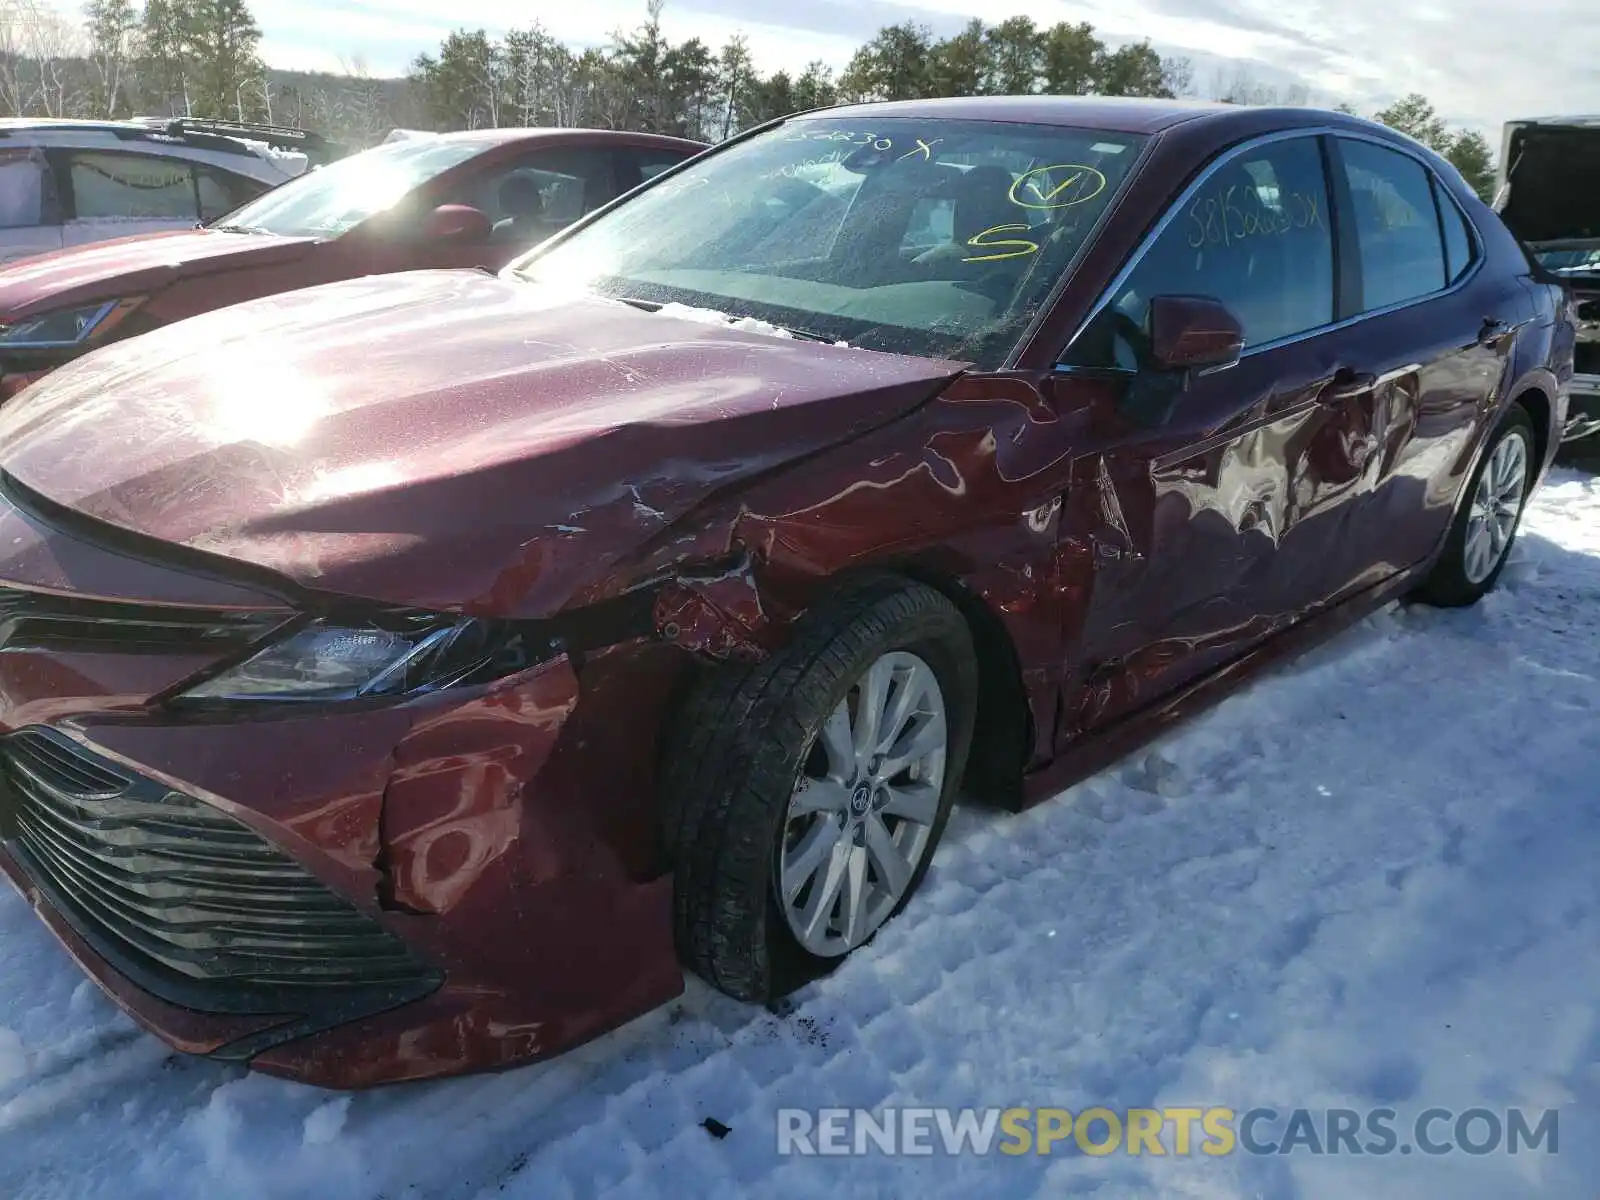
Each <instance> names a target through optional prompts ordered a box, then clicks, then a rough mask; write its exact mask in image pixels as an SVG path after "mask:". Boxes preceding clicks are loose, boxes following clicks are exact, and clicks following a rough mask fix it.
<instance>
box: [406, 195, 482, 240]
mask: <svg viewBox="0 0 1600 1200" xmlns="http://www.w3.org/2000/svg"><path fill="white" fill-rule="evenodd" d="M491 229H492V226H491V225H490V224H489V218H488V217H486V216H485V215H484V214H483V212H482V211H481V210H479V209H476V208H473V207H472V206H471V205H470V204H441V205H440V206H439V207H438V208H436V209H434V210H433V211H432V212H431V213H429V214H428V215H427V216H426V217H424V218H423V221H422V233H423V236H424V237H426V238H427V239H428V240H430V241H440V242H486V241H488V240H489V234H490V232H491Z"/></svg>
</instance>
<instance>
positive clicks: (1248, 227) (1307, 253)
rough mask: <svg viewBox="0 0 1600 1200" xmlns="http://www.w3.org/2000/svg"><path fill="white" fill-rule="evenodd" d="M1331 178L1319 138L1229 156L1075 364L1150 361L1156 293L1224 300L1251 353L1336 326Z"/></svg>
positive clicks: (1080, 349) (1131, 365) (1108, 311)
mask: <svg viewBox="0 0 1600 1200" xmlns="http://www.w3.org/2000/svg"><path fill="white" fill-rule="evenodd" d="M1328 209H1329V203H1328V185H1327V173H1326V172H1325V171H1324V169H1323V164H1322V152H1321V149H1320V147H1319V145H1318V142H1317V139H1316V138H1314V137H1303V138H1294V139H1291V140H1287V141H1274V142H1268V143H1266V144H1264V145H1261V146H1258V147H1255V148H1253V149H1247V150H1244V151H1242V152H1240V153H1239V154H1237V155H1235V156H1234V157H1232V158H1230V159H1225V160H1224V161H1223V162H1222V163H1221V164H1220V165H1219V166H1218V167H1217V168H1216V169H1215V170H1214V171H1212V173H1211V174H1210V175H1208V176H1206V177H1205V179H1204V181H1203V183H1202V184H1201V186H1200V187H1199V188H1198V189H1197V190H1196V191H1195V192H1194V193H1192V194H1187V195H1186V196H1185V198H1184V199H1182V200H1181V201H1179V204H1178V207H1177V208H1176V209H1174V210H1173V211H1172V212H1171V213H1170V214H1169V219H1168V222H1167V225H1166V227H1165V228H1164V229H1163V230H1162V231H1161V233H1160V234H1159V235H1158V236H1157V237H1156V239H1155V241H1154V242H1152V243H1151V245H1150V248H1149V250H1148V251H1147V252H1146V253H1145V255H1144V257H1143V258H1141V259H1140V260H1139V261H1138V263H1137V264H1136V265H1135V266H1134V268H1133V270H1132V271H1131V272H1130V273H1129V275H1128V278H1127V279H1126V280H1125V281H1124V282H1123V283H1122V284H1121V285H1120V286H1119V287H1118V288H1117V290H1116V292H1115V293H1114V294H1113V295H1112V296H1111V297H1110V300H1109V303H1107V304H1106V305H1105V306H1104V307H1103V308H1102V309H1101V310H1100V312H1099V313H1098V314H1097V315H1096V316H1095V318H1094V319H1093V320H1092V321H1091V322H1090V324H1089V326H1088V328H1087V329H1085V331H1084V333H1083V335H1082V336H1080V337H1079V339H1078V340H1077V342H1076V343H1074V345H1073V347H1072V348H1071V350H1070V351H1069V352H1068V355H1067V358H1066V360H1065V361H1066V362H1068V363H1069V364H1071V365H1075V366H1084V367H1107V368H1120V369H1124V370H1130V371H1136V370H1139V369H1140V368H1141V367H1143V366H1145V365H1147V359H1146V351H1147V348H1148V344H1149V339H1150V300H1151V298H1152V297H1153V296H1164V295H1180V296H1207V297H1210V298H1212V299H1215V300H1220V301H1221V302H1222V303H1223V304H1225V305H1226V306H1227V307H1228V309H1229V311H1231V312H1232V313H1233V315H1234V316H1235V317H1237V318H1238V320H1239V322H1240V324H1241V325H1242V326H1243V327H1244V335H1245V348H1246V349H1249V348H1250V347H1252V346H1261V345H1265V344H1267V343H1269V342H1275V341H1278V340H1279V339H1281V338H1286V337H1292V336H1294V335H1296V334H1301V333H1306V332H1309V331H1311V330H1314V329H1316V328H1318V327H1319V326H1323V325H1328V324H1330V323H1331V322H1332V321H1333V314H1334V286H1333V235H1332V232H1331V227H1330V223H1329V216H1328Z"/></svg>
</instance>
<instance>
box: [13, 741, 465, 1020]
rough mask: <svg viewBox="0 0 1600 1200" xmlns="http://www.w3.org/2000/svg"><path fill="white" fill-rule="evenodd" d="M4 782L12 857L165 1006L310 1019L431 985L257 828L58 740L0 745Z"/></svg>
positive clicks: (432, 978) (383, 934)
mask: <svg viewBox="0 0 1600 1200" xmlns="http://www.w3.org/2000/svg"><path fill="white" fill-rule="evenodd" d="M0 776H3V778H0V782H3V784H4V789H3V791H0V833H3V835H4V836H5V837H6V838H7V849H8V850H9V851H10V852H11V853H12V856H13V857H14V858H15V859H16V860H17V862H18V863H19V864H20V865H21V866H22V868H23V870H24V871H25V872H26V873H27V874H28V875H29V876H30V877H31V878H32V879H33V881H34V882H35V884H37V885H38V886H39V888H40V890H41V891H42V892H43V893H44V894H45V896H46V898H47V899H49V900H50V902H51V903H52V905H54V906H55V907H56V908H57V909H58V910H59V911H60V912H61V914H62V916H63V917H65V918H66V920H67V921H68V923H69V924H71V925H72V926H73V928H74V929H75V930H76V931H77V932H78V933H79V934H80V935H81V936H82V937H83V938H84V940H85V941H87V942H88V943H89V944H90V945H91V946H92V947H93V948H94V949H95V951H96V952H97V953H98V954H100V955H101V956H102V957H103V958H105V959H106V960H107V961H108V962H110V963H111V964H112V965H113V966H114V967H116V968H117V969H118V970H119V971H121V972H122V973H123V974H125V975H127V976H128V977H129V978H130V979H132V980H133V981H134V982H135V983H137V984H138V985H139V986H140V987H142V988H144V989H145V990H146V991H148V992H150V993H151V994H153V995H155V996H158V997H160V998H161V999H163V1000H166V1001H168V1002H169V1003H173V1004H177V1005H181V1006H183V1007H187V1008H192V1009H197V1010H199V1011H203V1012H216V1013H232V1014H285V1013H288V1014H306V1013H311V1012H315V1011H320V1010H321V1009H323V1008H324V1007H326V1006H327V1005H328V1004H329V1003H331V1002H332V1003H336V1002H335V1001H330V997H333V996H335V995H343V994H345V993H360V995H353V994H352V995H350V996H348V997H346V998H347V999H348V1000H349V1001H350V1002H351V1003H352V1004H353V1005H354V1010H359V1012H370V1011H376V1010H378V1009H381V1008H388V1007H393V1006H394V1005H395V1004H398V1003H403V1002H405V1001H406V1000H409V999H414V998H416V997H417V996H420V995H423V994H426V993H427V992H428V991H431V990H433V988H435V987H436V986H437V985H438V982H439V977H438V975H437V973H436V972H434V971H433V970H431V969H430V968H429V967H428V966H427V965H426V964H425V963H423V962H422V961H421V960H420V959H418V958H417V957H416V956H415V955H414V954H413V953H412V952H411V951H410V949H409V948H408V947H407V946H406V944H405V943H404V942H402V941H401V940H400V939H399V938H397V937H395V936H394V935H393V934H391V933H389V932H388V931H387V930H385V929H384V928H383V927H382V926H380V925H379V924H377V922H375V921H373V920H372V919H371V918H369V917H367V916H366V915H365V914H363V913H361V912H360V911H359V910H357V909H356V908H355V907H354V906H353V905H351V904H350V903H349V902H348V901H346V900H344V899H343V898H342V897H340V896H338V895H336V894H335V893H334V892H332V891H330V890H329V889H328V888H326V887H325V886H323V885H322V884H321V883H320V882H318V881H317V879H316V878H315V877H313V876H312V875H310V874H309V873H308V872H306V871H305V870H304V868H302V867H301V866H299V865H298V864H297V863H296V862H295V861H294V860H293V859H291V858H290V857H289V856H288V855H286V854H284V853H283V852H282V851H281V850H279V849H278V848H277V847H275V846H273V845H272V844H270V843H269V842H267V841H265V840H264V839H263V838H261V837H260V836H259V835H257V834H256V833H255V832H254V831H253V830H251V829H250V828H249V827H247V826H245V825H243V824H241V823H240V822H238V821H235V820H234V819H233V818H231V817H229V816H227V815H225V814H224V813H222V812H220V811H219V810H217V809H216V808H213V807H212V806H210V805H208V804H204V803H202V802H201V801H199V800H196V799H195V798H194V797H192V796H187V795H184V794H183V793H181V792H177V791H173V790H171V789H169V788H166V787H163V786H161V785H160V784H157V783H155V782H154V781H152V780H149V779H146V778H144V777H142V776H140V775H137V774H135V773H133V772H130V771H126V770H124V769H123V768H122V767H121V766H119V765H118V764H114V763H111V762H108V761H106V760H104V759H101V758H99V757H97V756H95V755H93V754H91V753H89V752H88V751H87V750H85V749H84V748H83V747H82V746H81V745H79V744H78V743H77V742H75V741H73V740H72V739H70V738H68V737H66V736H64V735H62V734H60V733H58V732H56V731H54V730H50V729H45V728H42V727H31V728H27V729H23V730H20V731H18V732H17V733H14V734H11V735H10V736H9V737H6V738H4V739H3V740H0ZM359 1012H358V1013H357V1015H359ZM341 1019H350V1013H348V1012H347V1013H345V1015H344V1016H343V1017H342V1018H341ZM329 1023H334V1022H331V1021H330V1022H329Z"/></svg>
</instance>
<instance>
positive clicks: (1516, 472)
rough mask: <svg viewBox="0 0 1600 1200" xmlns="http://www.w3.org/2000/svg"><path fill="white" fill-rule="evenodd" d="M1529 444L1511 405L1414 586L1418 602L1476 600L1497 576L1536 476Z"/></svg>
mask: <svg viewBox="0 0 1600 1200" xmlns="http://www.w3.org/2000/svg"><path fill="white" fill-rule="evenodd" d="M1533 444H1534V443H1533V423H1532V422H1531V421H1530V420H1529V419H1528V414H1527V410H1525V409H1524V408H1523V407H1522V406H1521V405H1520V404H1513V405H1512V406H1511V407H1510V409H1509V410H1507V412H1506V415H1505V418H1504V420H1502V421H1501V422H1500V426H1499V428H1498V429H1496V430H1495V432H1494V437H1493V440H1492V441H1491V442H1490V444H1489V448H1488V450H1487V452H1485V454H1484V456H1483V459H1482V461H1481V462H1479V464H1478V469H1477V472H1476V474H1474V475H1473V477H1472V479H1471V480H1470V481H1469V482H1468V484H1467V491H1466V497H1467V500H1466V503H1465V504H1463V505H1462V506H1461V511H1460V512H1458V513H1457V514H1456V519H1455V521H1454V523H1452V524H1451V526H1450V533H1449V535H1448V536H1447V538H1446V541H1445V547H1444V550H1443V552H1442V553H1441V554H1440V556H1439V561H1438V562H1437V563H1436V564H1435V565H1434V568H1433V570H1432V572H1431V573H1430V574H1429V575H1428V578H1427V580H1426V581H1425V582H1424V583H1423V585H1422V587H1421V589H1420V590H1419V595H1420V596H1421V598H1422V599H1423V600H1426V601H1427V602H1428V603H1430V604H1437V605H1440V606H1442V607H1447V608H1459V607H1463V606H1465V605H1469V604H1476V603H1477V602H1478V600H1480V599H1481V598H1482V597H1483V596H1484V594H1485V593H1487V592H1488V591H1490V590H1491V589H1492V588H1493V587H1494V585H1495V583H1496V582H1497V581H1498V580H1499V578H1500V572H1501V571H1503V570H1504V569H1505V565H1506V559H1507V558H1509V557H1510V554H1511V545H1512V543H1513V542H1514V541H1515V540H1516V536H1517V526H1518V525H1519V524H1520V522H1521V520H1522V511H1523V508H1524V507H1525V506H1526V504H1527V501H1528V491H1529V489H1530V488H1531V487H1532V484H1533V479H1534V476H1535V474H1536V471H1535V469H1534V465H1533V454H1534V450H1533Z"/></svg>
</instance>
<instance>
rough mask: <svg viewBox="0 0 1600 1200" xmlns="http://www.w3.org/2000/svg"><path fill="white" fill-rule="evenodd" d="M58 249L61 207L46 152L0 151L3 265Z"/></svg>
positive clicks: (0, 257) (14, 148) (0, 260)
mask: <svg viewBox="0 0 1600 1200" xmlns="http://www.w3.org/2000/svg"><path fill="white" fill-rule="evenodd" d="M59 249H61V205H60V202H59V197H58V195H57V192H56V186H55V176H54V175H53V174H52V173H51V171H50V164H49V162H48V160H47V159H46V158H45V156H44V152H43V151H42V150H40V149H39V148H38V147H36V146H7V147H4V148H3V149H0V265H3V264H5V263H9V262H17V261H19V260H20V259H24V258H30V257H32V256H33V255H35V254H43V253H45V252H46V251H49V250H59Z"/></svg>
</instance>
